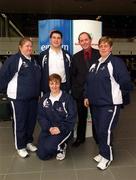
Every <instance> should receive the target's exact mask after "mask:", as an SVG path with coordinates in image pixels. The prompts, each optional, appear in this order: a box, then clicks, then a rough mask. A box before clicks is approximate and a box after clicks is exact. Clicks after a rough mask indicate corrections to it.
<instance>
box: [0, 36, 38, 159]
mask: <svg viewBox="0 0 136 180" xmlns="http://www.w3.org/2000/svg"><path fill="white" fill-rule="evenodd" d="M31 53H32V41H31V40H30V39H29V38H22V39H21V40H20V43H19V52H18V53H17V54H15V55H12V56H10V57H9V58H8V59H7V60H6V62H5V63H4V65H3V67H2V69H1V70H0V89H1V90H5V89H7V96H8V98H9V100H10V102H11V106H12V111H13V120H14V122H13V128H14V138H15V147H16V149H17V152H18V154H19V155H20V156H21V157H23V158H25V157H27V156H28V152H27V150H30V151H36V150H37V148H36V147H35V146H34V145H33V144H32V141H33V131H34V127H35V124H36V118H37V105H38V97H39V94H40V78H41V69H40V66H39V65H38V64H37V62H36V60H35V59H34V58H33V57H32V56H31Z"/></svg>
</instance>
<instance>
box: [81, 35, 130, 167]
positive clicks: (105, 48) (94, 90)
mask: <svg viewBox="0 0 136 180" xmlns="http://www.w3.org/2000/svg"><path fill="white" fill-rule="evenodd" d="M99 51H100V54H101V58H100V59H99V60H98V62H96V63H95V64H93V65H92V66H91V67H90V70H89V74H88V78H87V82H86V92H85V95H86V97H87V98H88V99H85V100H84V104H85V105H86V106H88V105H89V104H90V106H91V108H92V116H93V119H94V126H95V130H96V135H97V137H98V146H99V154H98V155H97V156H95V157H94V160H95V161H97V162H98V165H97V167H98V168H99V169H101V170H104V169H106V168H107V167H108V166H109V165H110V163H111V161H112V160H113V152H112V139H111V137H112V130H113V128H114V127H115V126H116V124H117V121H118V117H119V112H120V105H121V104H122V103H123V96H124V95H125V94H127V93H128V92H129V91H130V90H131V89H132V85H131V81H130V76H129V73H128V71H127V68H126V66H125V64H124V62H123V61H122V60H121V59H119V58H118V57H116V56H113V55H112V54H111V51H112V40H111V38H109V37H102V38H101V39H100V40H99ZM88 100H89V101H88Z"/></svg>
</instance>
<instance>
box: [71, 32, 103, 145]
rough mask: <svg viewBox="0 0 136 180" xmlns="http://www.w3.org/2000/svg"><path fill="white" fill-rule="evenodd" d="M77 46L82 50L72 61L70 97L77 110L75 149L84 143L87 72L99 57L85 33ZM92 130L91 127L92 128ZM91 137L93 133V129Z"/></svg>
mask: <svg viewBox="0 0 136 180" xmlns="http://www.w3.org/2000/svg"><path fill="white" fill-rule="evenodd" d="M78 41H79V44H80V45H81V47H82V48H83V50H81V51H79V52H78V53H76V54H75V55H74V56H73V59H72V67H71V69H72V73H71V76H72V95H73V97H74V98H75V100H76V102H77V109H78V125H77V138H76V141H75V142H74V144H73V146H75V147H77V146H79V145H80V144H81V143H83V142H84V141H85V133H86V123H87V108H86V107H85V106H84V102H83V101H84V96H83V92H84V84H85V79H86V75H87V72H88V70H89V68H90V66H91V65H92V64H93V63H95V62H96V61H97V60H98V59H99V57H100V55H99V51H98V50H96V49H93V48H92V47H91V42H92V38H91V36H90V34H88V33H87V32H82V33H80V34H79V37H78ZM92 128H93V126H92ZM93 136H94V138H95V140H96V142H97V139H96V137H95V132H94V129H93Z"/></svg>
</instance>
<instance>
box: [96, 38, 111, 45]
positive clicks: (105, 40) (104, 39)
mask: <svg viewBox="0 0 136 180" xmlns="http://www.w3.org/2000/svg"><path fill="white" fill-rule="evenodd" d="M102 42H104V43H108V44H109V45H110V47H112V45H113V41H112V38H111V37H109V36H103V37H101V38H100V39H99V42H98V46H100V44H101V43H102Z"/></svg>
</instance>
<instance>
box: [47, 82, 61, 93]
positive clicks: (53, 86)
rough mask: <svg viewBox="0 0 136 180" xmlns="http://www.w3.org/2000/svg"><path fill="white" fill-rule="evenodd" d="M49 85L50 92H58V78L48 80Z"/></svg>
mask: <svg viewBox="0 0 136 180" xmlns="http://www.w3.org/2000/svg"><path fill="white" fill-rule="evenodd" d="M49 87H50V90H51V93H53V94H59V92H60V82H59V80H52V81H49Z"/></svg>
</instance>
